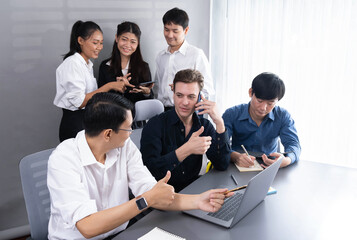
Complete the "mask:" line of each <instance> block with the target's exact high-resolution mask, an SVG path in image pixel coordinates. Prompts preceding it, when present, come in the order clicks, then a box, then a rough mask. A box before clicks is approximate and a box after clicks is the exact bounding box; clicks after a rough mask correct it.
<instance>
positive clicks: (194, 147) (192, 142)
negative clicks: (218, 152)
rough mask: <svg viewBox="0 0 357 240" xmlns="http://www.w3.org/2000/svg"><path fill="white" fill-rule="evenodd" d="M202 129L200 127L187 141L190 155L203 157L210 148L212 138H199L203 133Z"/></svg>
mask: <svg viewBox="0 0 357 240" xmlns="http://www.w3.org/2000/svg"><path fill="white" fill-rule="evenodd" d="M203 131H204V127H203V126H202V127H201V128H200V129H198V130H197V131H196V132H194V133H192V135H191V137H190V139H189V140H188V141H187V143H186V144H187V146H189V147H190V153H191V154H197V155H203V154H205V153H206V152H207V150H208V149H209V147H210V146H211V140H212V138H211V137H210V136H207V137H200V135H201V134H202V133H203Z"/></svg>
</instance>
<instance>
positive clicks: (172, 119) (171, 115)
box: [167, 108, 202, 126]
mask: <svg viewBox="0 0 357 240" xmlns="http://www.w3.org/2000/svg"><path fill="white" fill-rule="evenodd" d="M167 115H168V119H169V124H170V125H174V124H176V123H178V122H181V119H180V118H179V116H178V115H177V113H176V110H175V108H173V109H170V110H169V111H167ZM192 121H193V123H192V126H195V125H199V126H201V125H202V123H201V120H200V119H199V117H198V115H197V113H196V112H194V113H193V115H192Z"/></svg>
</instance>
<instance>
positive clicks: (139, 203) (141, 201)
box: [136, 195, 148, 211]
mask: <svg viewBox="0 0 357 240" xmlns="http://www.w3.org/2000/svg"><path fill="white" fill-rule="evenodd" d="M136 206H137V207H138V209H139V210H140V211H141V210H144V209H145V208H147V207H148V203H147V202H146V199H145V198H144V197H142V196H141V195H140V196H137V197H136Z"/></svg>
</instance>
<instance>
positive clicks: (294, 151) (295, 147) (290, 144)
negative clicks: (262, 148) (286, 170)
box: [262, 110, 301, 167]
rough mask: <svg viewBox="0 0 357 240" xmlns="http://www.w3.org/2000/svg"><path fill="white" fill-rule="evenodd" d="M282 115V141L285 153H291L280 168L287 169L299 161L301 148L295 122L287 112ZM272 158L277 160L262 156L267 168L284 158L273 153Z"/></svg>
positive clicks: (284, 111) (279, 154)
mask: <svg viewBox="0 0 357 240" xmlns="http://www.w3.org/2000/svg"><path fill="white" fill-rule="evenodd" d="M281 114H282V126H281V130H280V139H281V142H282V144H283V146H284V149H285V152H290V153H288V154H287V156H286V157H284V158H283V161H282V163H281V165H280V167H286V166H289V165H290V164H292V163H294V162H296V161H298V160H299V157H300V153H301V147H300V142H299V137H298V135H297V131H296V128H295V122H294V120H293V119H292V118H291V116H290V114H289V113H288V112H287V111H286V110H283V111H282V112H281ZM270 156H272V157H275V159H274V160H272V159H269V158H268V157H267V156H266V155H265V154H263V156H262V159H263V161H264V163H265V165H267V166H269V165H271V164H273V163H274V162H275V161H276V160H277V159H278V158H279V157H280V156H282V154H281V153H271V154H270ZM263 167H264V166H263Z"/></svg>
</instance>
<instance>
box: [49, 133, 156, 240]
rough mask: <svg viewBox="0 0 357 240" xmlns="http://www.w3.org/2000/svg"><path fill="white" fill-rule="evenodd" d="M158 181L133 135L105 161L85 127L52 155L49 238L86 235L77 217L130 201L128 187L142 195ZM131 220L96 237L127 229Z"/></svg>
mask: <svg viewBox="0 0 357 240" xmlns="http://www.w3.org/2000/svg"><path fill="white" fill-rule="evenodd" d="M155 184H156V180H155V179H154V177H153V176H152V175H151V174H150V172H149V171H148V169H147V168H146V167H145V166H144V165H143V163H142V159H141V153H140V151H139V150H138V149H137V147H136V146H135V144H134V143H133V142H132V141H131V140H130V138H129V139H128V140H127V141H126V142H125V144H124V146H123V147H122V148H117V149H113V150H111V151H109V152H108V153H107V155H106V160H105V164H102V163H99V162H98V161H97V160H96V159H95V157H94V155H93V153H92V151H91V150H90V148H89V146H88V143H87V141H86V138H85V134H84V131H81V132H79V133H78V134H77V136H76V138H72V139H68V140H66V141H64V142H62V143H61V144H60V145H58V147H57V148H56V149H55V150H54V151H53V153H52V155H51V156H50V158H49V162H48V174H47V185H48V189H49V191H50V196H51V216H50V221H49V225H48V232H49V235H48V237H49V239H68V240H69V239H84V237H83V236H82V234H81V233H80V232H79V231H78V229H77V228H76V223H77V221H79V220H81V219H83V218H84V217H86V216H88V215H91V214H93V213H95V212H98V211H101V210H104V209H108V208H112V207H115V206H118V205H120V204H123V203H125V202H127V201H129V193H128V188H130V189H131V190H132V192H133V194H134V195H135V196H138V195H140V194H143V193H144V192H146V191H148V190H150V189H151V188H152V187H153V186H154V185H155ZM127 224H128V222H126V223H124V224H122V225H120V226H119V227H117V228H115V229H113V230H112V231H109V232H107V233H105V234H102V235H99V236H97V237H94V238H92V239H103V238H106V237H108V236H110V235H112V234H115V233H117V232H119V231H121V230H124V229H125V228H126V226H127Z"/></svg>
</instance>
